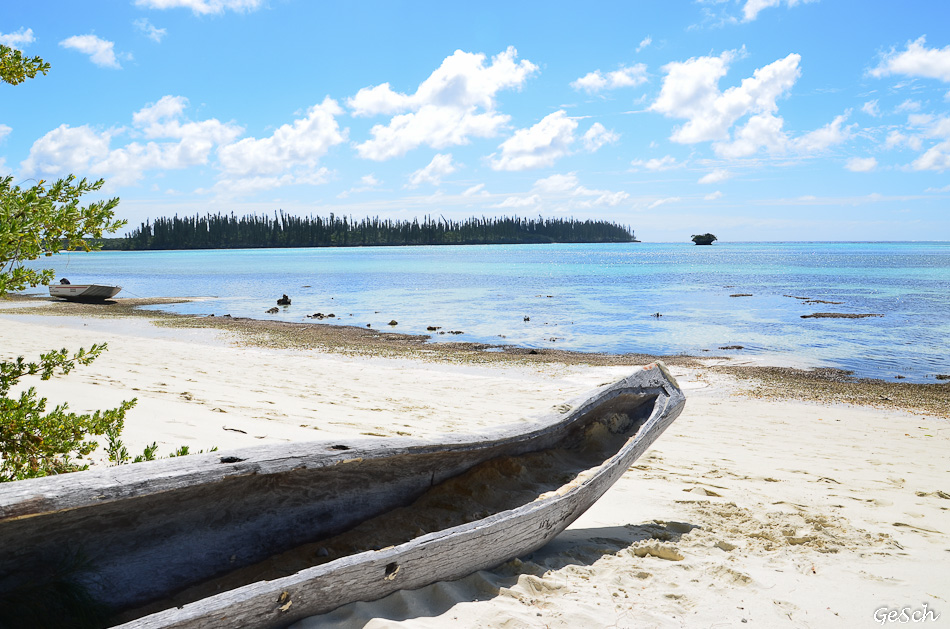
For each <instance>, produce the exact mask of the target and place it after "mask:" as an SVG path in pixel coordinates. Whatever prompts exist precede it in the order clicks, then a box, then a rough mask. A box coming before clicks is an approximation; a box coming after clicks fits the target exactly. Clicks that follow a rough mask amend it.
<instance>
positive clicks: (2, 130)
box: [0, 123, 13, 142]
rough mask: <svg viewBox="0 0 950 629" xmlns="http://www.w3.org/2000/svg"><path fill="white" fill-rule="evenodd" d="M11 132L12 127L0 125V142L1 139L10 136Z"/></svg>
mask: <svg viewBox="0 0 950 629" xmlns="http://www.w3.org/2000/svg"><path fill="white" fill-rule="evenodd" d="M11 131H13V127H11V126H9V125H5V124H3V123H0V142H2V141H3V138H5V137H7V136H8V135H10V132H11Z"/></svg>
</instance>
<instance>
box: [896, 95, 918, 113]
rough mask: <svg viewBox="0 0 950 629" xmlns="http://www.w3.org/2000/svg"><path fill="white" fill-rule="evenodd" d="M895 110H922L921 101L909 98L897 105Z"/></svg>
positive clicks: (898, 111)
mask: <svg viewBox="0 0 950 629" xmlns="http://www.w3.org/2000/svg"><path fill="white" fill-rule="evenodd" d="M894 111H895V112H897V113H903V112H905V111H920V103H919V102H918V101H915V100H911V99H909V98H908V99H907V100H905V101H904V102H903V103H901V104H900V105H898V106H897V107H895V108H894Z"/></svg>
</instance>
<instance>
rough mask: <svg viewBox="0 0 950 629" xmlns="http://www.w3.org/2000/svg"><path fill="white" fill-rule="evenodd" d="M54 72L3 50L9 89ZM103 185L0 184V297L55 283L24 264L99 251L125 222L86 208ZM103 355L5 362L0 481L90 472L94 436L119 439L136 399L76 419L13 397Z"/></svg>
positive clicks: (110, 209) (97, 205) (32, 396)
mask: <svg viewBox="0 0 950 629" xmlns="http://www.w3.org/2000/svg"><path fill="white" fill-rule="evenodd" d="M48 70H49V64H48V63H45V62H44V61H43V60H42V59H40V58H39V57H33V58H32V59H30V58H27V57H24V56H23V54H22V53H21V52H20V51H18V50H13V49H12V48H9V47H7V46H0V80H2V81H3V82H4V83H8V84H11V85H17V84H19V83H22V82H23V81H25V80H26V79H29V78H33V77H35V76H36V75H37V73H43V74H46V72H47V71H48ZM103 183H104V182H103V181H102V180H101V179H100V180H98V181H94V182H91V183H90V182H89V181H87V180H86V179H82V180H81V181H79V182H78V183H76V178H75V177H73V176H72V175H70V176H68V177H66V178H64V179H60V180H59V181H56V182H54V183H52V184H50V185H47V183H46V182H45V181H42V180H41V181H39V182H37V183H36V184H34V185H33V186H30V187H26V188H21V187H20V186H16V185H13V177H10V176H7V177H2V178H0V297H2V296H3V295H5V294H6V293H8V292H10V291H15V290H22V289H24V288H27V287H31V286H36V285H38V284H41V283H47V282H49V281H50V280H51V279H52V277H53V272H52V271H51V270H35V269H29V268H25V267H24V266H23V262H24V261H27V260H35V259H37V258H40V257H43V256H51V255H53V254H54V253H57V252H59V251H62V250H64V249H65V250H70V249H84V250H86V251H89V250H91V249H95V248H97V240H98V239H101V238H102V234H103V233H104V232H111V231H115V230H116V229H118V228H120V227H122V226H123V225H124V224H125V221H117V220H115V219H114V210H115V207H116V206H117V205H118V203H119V200H118V199H111V200H109V201H98V202H94V203H90V204H88V205H85V206H83V205H81V204H80V198H81V197H82V196H83V195H85V194H87V193H90V192H97V191H98V190H99V189H100V188H101V187H102V185H103ZM92 239H96V240H92ZM105 349H106V345H105V344H104V343H103V344H102V345H93V346H92V348H91V349H90V350H89V351H88V352H87V351H85V350H83V349H80V350H79V351H78V352H76V354H75V355H73V356H69V354H68V353H67V351H66V350H65V349H62V350H59V351H51V352H47V353H45V354H42V355H41V356H40V360H39V362H29V363H28V362H26V361H25V360H24V359H23V357H22V356H21V357H19V358H17V359H16V360H15V361H9V362H8V361H0V482H2V481H11V480H20V479H25V478H35V477H39V476H47V475H49V474H60V473H62V472H72V471H75V470H82V469H86V468H87V467H88V464H87V463H82V462H77V460H81V459H82V458H83V457H86V456H88V455H89V454H91V453H92V451H93V450H95V449H96V448H97V447H98V442H96V441H95V440H94V439H93V438H92V437H95V436H98V435H103V434H113V435H118V432H120V431H121V430H122V425H123V421H124V418H125V413H126V411H128V410H129V409H130V408H132V407H133V406H134V405H135V402H136V400H135V399H132V400H129V401H124V402H122V403H121V404H120V405H119V406H118V408H113V409H109V410H105V411H96V412H94V413H87V414H77V413H72V412H69V410H68V406H67V405H66V404H61V405H59V406H56V407H55V408H54V409H53V410H52V411H49V412H47V409H46V398H43V397H38V396H37V394H36V389H35V388H33V387H29V388H27V389H26V390H23V391H21V392H20V393H19V396H18V397H10V391H11V389H12V388H13V386H14V385H16V384H17V383H18V382H19V381H20V379H21V378H23V377H24V376H36V375H39V376H40V379H41V380H49V379H50V378H51V377H53V375H54V374H55V373H57V372H59V373H63V374H67V373H69V372H70V371H72V369H73V368H74V367H76V366H77V365H88V364H89V363H91V362H92V361H93V360H95V359H96V357H97V356H99V354H101V353H102V352H103V351H104V350H105ZM74 459H76V460H74Z"/></svg>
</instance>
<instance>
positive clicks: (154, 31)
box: [132, 17, 168, 43]
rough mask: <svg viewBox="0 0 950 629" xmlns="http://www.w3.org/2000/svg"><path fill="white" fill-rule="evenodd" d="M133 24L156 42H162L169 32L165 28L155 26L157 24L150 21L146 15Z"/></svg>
mask: <svg viewBox="0 0 950 629" xmlns="http://www.w3.org/2000/svg"><path fill="white" fill-rule="evenodd" d="M132 24H133V25H134V26H135V28H137V29H139V30H140V31H142V32H143V33H145V36H146V37H148V38H149V39H151V40H152V41H153V42H156V43H161V41H162V38H163V37H165V35H167V34H168V32H167V31H166V30H165V29H164V28H155V26H154V25H152V23H151V22H149V21H148V18H145V17H143V18H139V19H137V20H135V21H134V22H132Z"/></svg>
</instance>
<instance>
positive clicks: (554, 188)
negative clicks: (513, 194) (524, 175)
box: [534, 173, 580, 194]
mask: <svg viewBox="0 0 950 629" xmlns="http://www.w3.org/2000/svg"><path fill="white" fill-rule="evenodd" d="M579 186H580V182H579V181H578V179H577V173H567V174H566V175H560V174H558V175H551V176H550V177H544V178H542V179H538V180H537V181H535V182H534V190H537V191H538V192H543V193H546V194H560V193H573V192H574V191H575V190H576V189H577V188H578V187H579Z"/></svg>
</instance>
